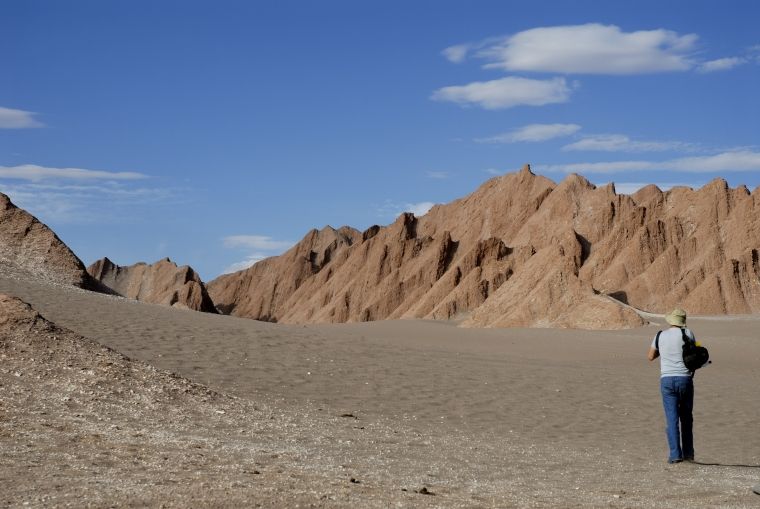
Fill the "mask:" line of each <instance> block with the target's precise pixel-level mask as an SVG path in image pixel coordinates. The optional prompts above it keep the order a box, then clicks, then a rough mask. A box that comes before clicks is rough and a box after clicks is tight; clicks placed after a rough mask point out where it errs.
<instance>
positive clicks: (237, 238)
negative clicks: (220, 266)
mask: <svg viewBox="0 0 760 509" xmlns="http://www.w3.org/2000/svg"><path fill="white" fill-rule="evenodd" d="M222 241H223V243H224V247H226V248H237V247H243V248H247V249H255V250H261V251H279V250H284V249H288V248H289V247H291V246H292V245H293V243H292V242H288V241H283V240H275V239H273V238H272V237H267V236H265V235H230V236H228V237H224V239H222Z"/></svg>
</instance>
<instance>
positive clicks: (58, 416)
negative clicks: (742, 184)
mask: <svg viewBox="0 0 760 509" xmlns="http://www.w3.org/2000/svg"><path fill="white" fill-rule="evenodd" d="M0 292H4V293H10V294H13V295H17V296H19V297H20V298H22V299H24V300H25V301H28V302H30V303H31V304H33V305H34V307H35V309H37V310H38V311H39V312H40V313H41V314H42V315H43V316H44V317H45V318H47V319H50V320H52V321H54V322H56V323H57V324H58V325H60V326H63V327H67V328H69V329H71V330H72V331H74V332H73V333H75V334H77V335H82V336H85V337H88V338H93V339H96V340H97V341H98V342H100V343H102V344H103V345H105V346H107V347H110V348H114V349H116V350H117V351H119V352H122V353H124V354H126V355H128V356H129V357H131V358H134V359H135V362H139V361H145V362H149V363H150V364H151V365H154V366H156V367H157V368H158V369H160V370H168V371H170V372H174V373H177V374H179V375H181V376H183V377H187V378H189V379H190V380H193V381H194V382H199V383H202V384H205V385H207V386H208V387H209V388H210V389H212V390H213V391H214V394H216V393H219V394H229V395H231V396H234V397H236V398H237V399H229V398H226V397H224V396H221V395H219V396H213V397H212V396H203V394H206V393H205V392H203V391H202V392H201V393H199V395H198V396H197V397H196V396H192V395H190V396H188V397H187V398H184V399H182V398H181V399H179V400H172V399H166V397H165V396H162V395H161V394H165V392H166V391H162V390H158V391H157V392H155V393H153V392H151V391H150V390H149V389H146V390H148V394H156V398H155V401H154V402H152V403H148V404H146V403H145V400H141V399H139V398H137V397H136V396H135V397H132V396H129V397H122V398H116V399H113V398H111V399H109V398H108V397H106V396H107V394H108V393H103V392H102V391H103V390H104V389H103V387H106V388H107V387H115V386H117V385H118V381H115V380H111V379H108V377H106V376H104V375H101V376H99V377H98V379H100V380H101V383H100V384H92V383H89V382H87V381H86V377H84V378H83V375H81V371H82V368H83V367H86V365H87V364H88V362H89V361H88V357H87V355H90V354H86V355H84V357H83V358H82V359H79V360H77V361H76V362H77V363H76V364H74V365H73V369H72V370H70V371H71V372H70V373H69V370H62V371H61V373H64V374H67V375H66V376H70V377H72V378H70V379H67V381H66V385H65V386H66V387H69V389H67V390H69V391H70V393H72V394H75V399H76V400H77V401H78V402H79V403H78V405H77V406H69V405H67V404H65V403H64V402H61V401H60V398H58V397H57V394H56V392H55V390H54V389H53V388H51V387H50V386H49V385H47V386H45V385H44V384H40V382H38V381H37V380H36V378H34V377H36V376H40V377H42V378H41V380H42V379H44V377H45V376H46V375H45V374H44V373H43V372H41V371H34V372H33V373H31V375H32V376H31V377H26V375H24V376H20V377H16V376H14V372H15V371H17V370H21V369H24V366H25V365H26V364H27V363H29V362H30V361H29V357H30V356H31V354H26V353H25V354H18V353H15V354H13V355H9V353H8V350H7V348H6V349H5V350H4V351H3V355H5V356H6V357H5V358H4V359H3V370H2V371H0V376H1V377H2V384H3V391H2V392H0V394H2V396H0V398H2V399H0V401H1V402H2V408H3V414H2V415H3V418H2V420H0V425H1V426H2V427H0V437H2V438H1V440H2V443H3V444H4V445H3V447H2V451H3V452H2V454H3V458H2V461H1V462H0V463H1V464H2V467H0V479H1V480H2V484H3V485H4V486H11V487H12V488H11V489H10V490H4V491H3V495H2V497H3V499H2V500H3V502H4V503H6V504H10V505H20V503H21V502H23V501H29V502H32V503H33V504H38V505H62V503H63V502H65V501H69V502H70V501H76V500H87V501H88V503H90V504H91V505H103V504H105V503H107V502H109V501H116V502H117V503H119V504H120V505H121V504H126V503H128V502H129V501H132V502H135V503H138V504H140V503H146V504H149V505H159V503H160V502H161V503H168V504H169V505H176V506H182V505H186V504H187V502H188V501H189V500H193V501H197V502H199V504H200V505H211V506H220V505H222V506H223V505H235V503H242V502H241V501H247V502H248V503H251V501H254V500H255V501H257V502H259V503H261V504H263V505H264V506H272V505H288V506H294V505H296V504H298V503H302V504H306V503H311V504H314V505H317V506H326V507H340V506H344V507H351V506H363V507H387V506H388V505H395V504H397V503H398V504H400V505H401V506H402V507H419V506H437V507H472V506H518V507H527V506H554V507H589V506H591V507H602V506H604V507H608V506H610V505H613V506H617V505H620V506H624V507H743V506H744V507H750V506H752V505H753V504H756V503H757V498H756V497H757V496H756V495H754V494H752V492H751V487H752V486H753V485H755V484H757V482H758V479H760V437H759V436H758V434H757V433H756V430H757V422H760V405H757V397H756V388H757V386H758V383H760V371H758V370H757V365H758V363H760V342H758V341H757V338H756V330H757V327H758V325H760V323H758V320H757V318H756V317H752V316H744V317H737V318H735V319H733V320H730V321H725V320H712V319H690V326H691V327H692V328H693V330H694V331H695V332H696V334H697V335H698V337H700V339H702V340H703V341H704V342H705V343H706V344H707V345H708V346H709V347H710V350H711V353H712V356H713V358H714V361H715V362H714V364H713V365H711V366H709V367H707V368H705V369H704V370H702V371H701V372H700V373H698V377H697V404H696V409H695V435H696V447H697V457H698V460H700V461H701V462H703V463H714V464H715V465H707V464H704V465H702V464H682V465H676V466H669V465H667V464H666V463H665V459H666V452H667V451H666V446H665V437H664V432H663V426H664V424H663V418H662V415H661V414H662V410H661V404H660V399H659V390H658V383H657V379H658V369H657V366H656V364H655V363H651V364H650V363H648V362H647V361H646V360H645V358H644V354H645V352H646V348H647V346H648V341H649V338H650V337H651V336H652V334H653V333H654V331H656V327H646V328H639V329H633V330H625V331H614V332H579V331H548V330H536V329H511V330H502V329H480V330H477V329H476V330H473V329H462V328H457V327H455V326H454V324H452V323H447V322H435V321H434V322H429V321H409V320H402V321H387V322H375V323H365V324H344V325H314V326H306V327H304V326H289V325H281V324H269V323H262V322H255V321H251V320H245V319H239V318H234V317H228V316H218V315H209V314H205V313H194V312H190V311H182V310H176V309H172V308H166V307H161V306H155V305H148V304H143V303H139V302H135V301H128V300H125V299H120V298H115V297H109V296H104V295H99V294H93V293H89V292H85V291H81V290H77V289H64V288H62V287H55V286H49V285H45V284H41V283H32V282H28V281H23V280H18V279H12V278H7V277H0ZM4 341H7V340H4ZM3 344H4V345H5V344H6V343H3ZM35 358H36V356H35ZM140 366H142V364H140ZM35 369H37V368H35ZM88 369H92V367H91V366H90V367H89V368H88ZM140 369H147V368H140ZM75 375H76V376H75ZM61 376H63V375H61ZM77 377H79V378H77ZM160 380H162V379H157V380H154V381H153V382H151V383H150V384H148V387H149V388H150V387H156V388H160V387H162V386H163V384H164V383H165V382H162V381H160ZM101 385H102V386H101ZM46 387H47V388H46ZM128 387H130V388H133V389H134V388H135V386H134V385H131V386H128ZM6 389H7V390H6ZM134 390H136V389H134ZM204 391H205V389H204ZM136 392H137V391H136ZM151 397H152V396H151ZM204 398H205V399H206V401H203V399H204ZM220 398H221V399H220ZM20 401H24V402H25V403H24V405H23V406H17V405H19V404H20ZM141 401H142V403H140V402H141ZM136 402H137V403H139V404H136ZM21 409H23V410H21ZM216 410H223V411H225V413H224V414H219V413H216ZM42 412H44V414H43V413H42ZM348 414H350V415H352V416H354V417H341V416H342V415H348ZM178 415H183V416H185V417H183V418H182V419H177V418H176V416H178ZM112 425H115V426H119V427H122V428H123V429H124V430H128V432H127V433H125V435H120V436H119V435H116V434H114V433H113V432H111V431H109V430H110V429H111V428H110V427H111V426H112ZM56 426H58V427H63V428H62V429H63V430H64V431H60V432H59V431H55V430H56V429H57V428H56ZM96 435H97V436H98V437H99V438H98V437H96ZM35 444H37V445H35ZM193 444H196V445H198V444H200V445H201V447H200V448H197V451H191V450H189V449H188V448H191V449H192V448H193V447H194V445H193ZM50 450H56V451H59V452H58V453H56V454H55V455H52V456H51V455H50V454H49V453H48V452H46V451H50ZM164 457H167V458H168V459H166V460H164V459H163V458H164ZM63 464H67V465H70V468H65V469H63V470H61V469H60V468H61V465H63ZM741 465H744V466H741ZM253 470H257V471H259V472H261V473H260V474H251V473H250V472H252V471H253ZM20 472H37V474H38V475H37V476H36V477H30V476H27V475H26V474H25V475H23V476H22V475H20V474H19V473H20ZM351 478H354V479H355V480H358V481H359V483H358V484H357V483H355V482H351ZM117 479H123V480H124V481H123V482H121V483H119V482H117V481H116V480H117ZM98 483H100V484H98ZM422 487H425V488H426V489H427V490H429V491H432V492H433V493H435V495H434V496H427V495H421V494H419V493H415V492H414V490H417V491H419V490H420V489H421V488H422ZM403 490H406V491H403ZM53 497H56V498H53Z"/></svg>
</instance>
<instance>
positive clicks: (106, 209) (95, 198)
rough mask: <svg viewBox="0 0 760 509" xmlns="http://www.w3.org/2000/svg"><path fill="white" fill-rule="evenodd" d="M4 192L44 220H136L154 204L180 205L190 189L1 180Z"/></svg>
mask: <svg viewBox="0 0 760 509" xmlns="http://www.w3.org/2000/svg"><path fill="white" fill-rule="evenodd" d="M0 192H2V193H5V194H7V195H8V196H9V197H10V198H11V200H12V201H13V203H15V204H16V205H18V206H19V207H21V208H23V209H25V210H27V211H29V212H30V213H31V214H33V215H35V216H36V217H37V218H39V219H40V220H41V221H43V222H46V223H51V224H61V223H85V224H86V223H108V222H123V221H129V220H134V219H135V218H136V217H137V216H139V211H141V210H144V209H146V208H147V207H148V206H154V205H161V206H166V205H172V206H173V205H176V204H177V203H180V202H181V201H182V198H181V197H182V196H183V195H184V194H186V193H184V192H180V191H178V190H173V189H163V188H149V187H135V186H133V185H131V183H123V182H114V181H109V182H100V183H98V184H97V185H94V184H92V185H60V184H52V183H51V184H47V183H38V182H29V183H27V182H24V183H21V184H14V183H9V182H2V181H0Z"/></svg>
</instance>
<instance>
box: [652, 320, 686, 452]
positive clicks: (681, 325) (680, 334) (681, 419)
mask: <svg viewBox="0 0 760 509" xmlns="http://www.w3.org/2000/svg"><path fill="white" fill-rule="evenodd" d="M665 321H666V322H668V324H669V325H670V328H668V329H666V330H664V331H661V332H658V333H657V336H656V337H655V339H654V340H652V345H651V346H650V347H649V354H648V355H647V357H648V359H649V360H650V361H653V360H655V359H656V358H658V357H659V358H660V392H661V393H662V405H663V407H664V409H665V422H666V425H667V428H666V434H667V437H668V446H669V447H670V454H669V456H668V463H680V462H682V461H684V460H686V461H694V436H693V434H692V409H693V407H694V380H693V375H694V373H692V372H691V371H689V369H688V368H686V365H685V364H684V362H683V344H684V341H692V342H696V338H695V337H694V333H692V332H691V331H690V330H689V329H687V328H686V312H685V311H684V310H683V309H674V310H673V311H671V312H670V313H669V314H668V315H666V316H665ZM679 423H680V431H679Z"/></svg>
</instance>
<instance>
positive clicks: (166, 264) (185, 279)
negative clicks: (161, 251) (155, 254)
mask: <svg viewBox="0 0 760 509" xmlns="http://www.w3.org/2000/svg"><path fill="white" fill-rule="evenodd" d="M87 272H88V273H89V274H90V275H91V276H92V277H93V278H95V279H96V280H98V281H100V282H101V283H102V284H104V285H105V286H107V287H108V288H110V289H111V290H113V291H114V292H115V293H117V294H119V295H121V296H123V297H128V298H130V299H136V300H140V301H143V302H150V303H152V304H163V305H166V306H174V307H180V308H187V309H192V310H194V311H205V312H207V313H216V308H215V307H214V303H213V302H212V301H211V298H210V297H209V296H208V292H207V291H206V287H205V285H204V284H203V282H202V281H201V278H200V277H199V276H198V274H196V272H195V271H194V270H193V269H192V268H190V267H188V266H187V265H185V266H182V267H177V264H176V263H174V262H172V261H171V260H169V259H168V258H164V259H163V260H159V261H157V262H156V263H154V264H152V265H148V264H146V263H136V264H134V265H129V266H126V267H120V266H118V265H116V264H114V263H113V262H112V261H111V260H109V259H108V258H102V259H100V260H98V261H97V262H95V263H93V264H92V265H90V266H89V267H87Z"/></svg>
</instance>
